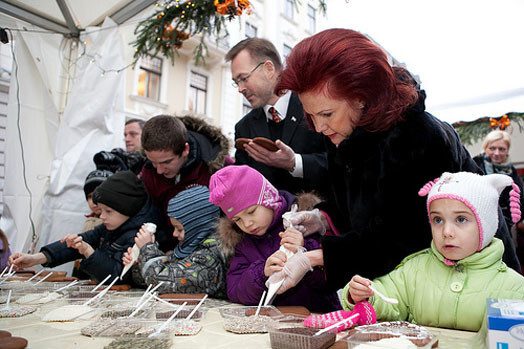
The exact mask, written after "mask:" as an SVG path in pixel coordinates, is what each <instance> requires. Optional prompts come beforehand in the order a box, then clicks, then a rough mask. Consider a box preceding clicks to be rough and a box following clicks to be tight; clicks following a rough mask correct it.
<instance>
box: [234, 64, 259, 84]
mask: <svg viewBox="0 0 524 349" xmlns="http://www.w3.org/2000/svg"><path fill="white" fill-rule="evenodd" d="M264 63H266V62H260V63H258V64H257V66H256V67H254V68H253V69H251V71H250V72H249V74H247V75H246V76H244V77H243V78H240V79H238V80H235V79H233V82H232V85H233V87H234V88H237V87H238V85H240V84H241V83H243V82H246V81H247V79H249V77H250V76H251V74H253V72H254V71H255V70H257V69H258V67H260V66H261V65H262V64H264Z"/></svg>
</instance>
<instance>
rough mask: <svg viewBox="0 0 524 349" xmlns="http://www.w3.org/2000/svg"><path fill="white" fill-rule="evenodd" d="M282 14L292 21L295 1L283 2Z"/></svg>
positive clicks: (286, 0) (287, 0)
mask: <svg viewBox="0 0 524 349" xmlns="http://www.w3.org/2000/svg"><path fill="white" fill-rule="evenodd" d="M284 14H285V15H286V16H287V17H289V18H291V19H293V16H294V14H295V0H284Z"/></svg>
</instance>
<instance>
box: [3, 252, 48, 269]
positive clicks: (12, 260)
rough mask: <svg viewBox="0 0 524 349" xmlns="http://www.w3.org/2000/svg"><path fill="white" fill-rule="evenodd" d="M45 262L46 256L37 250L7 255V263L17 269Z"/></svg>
mask: <svg viewBox="0 0 524 349" xmlns="http://www.w3.org/2000/svg"><path fill="white" fill-rule="evenodd" d="M46 262H47V258H46V256H45V255H44V254H43V253H41V252H39V253H36V254H28V253H20V252H16V253H15V254H12V255H11V256H9V260H8V264H9V266H11V265H12V266H13V269H14V270H16V271H18V270H20V269H24V268H29V267H32V266H33V265H37V264H44V263H46Z"/></svg>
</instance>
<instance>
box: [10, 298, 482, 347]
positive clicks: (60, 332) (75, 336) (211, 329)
mask: <svg viewBox="0 0 524 349" xmlns="http://www.w3.org/2000/svg"><path fill="white" fill-rule="evenodd" d="M208 301H209V302H208ZM47 306H51V304H49V305H47ZM206 306H208V307H210V308H209V310H208V311H207V313H206V315H205V317H204V319H203V320H202V330H201V331H200V333H198V334H197V335H195V336H174V337H173V345H172V348H188V349H189V348H191V349H195V348H228V349H248V348H249V349H251V348H255V349H256V348H260V349H266V348H270V347H271V346H270V341H269V335H268V334H235V333H231V332H227V331H225V330H224V328H223V321H222V318H221V316H220V313H219V310H218V309H219V307H220V306H224V302H221V301H216V300H212V299H208V300H207V301H206ZM45 311H46V306H42V307H41V308H40V309H39V310H37V311H36V312H35V313H33V314H30V315H26V316H23V317H20V318H3V319H0V329H3V330H8V331H10V332H11V333H12V335H13V336H18V337H24V338H26V339H27V340H28V341H29V346H28V347H29V348H38V349H45V348H52V349H57V348H58V349H70V348H71V349H72V348H82V349H91V348H103V347H104V346H105V345H107V344H109V343H110V342H111V341H112V340H113V339H112V338H102V337H95V338H92V337H86V336H83V335H81V334H80V329H81V328H82V327H84V326H86V325H87V324H88V323H89V321H75V322H62V323H59V322H52V323H47V322H43V321H41V317H42V316H43V314H45ZM429 329H430V330H431V331H432V332H434V333H435V334H437V335H438V336H439V338H440V339H439V343H440V345H439V348H443V349H446V348H450V349H451V348H453V349H460V348H471V345H470V344H469V342H468V339H469V338H471V337H472V336H473V335H474V334H475V333H474V332H465V331H454V330H446V329H439V328H429ZM345 335H346V334H345V333H341V334H339V335H338V337H337V339H342V338H343V337H345ZM334 347H335V348H337V349H338V348H341V349H342V348H346V345H345V342H344V341H343V340H341V341H340V342H338V343H337V344H335V346H334Z"/></svg>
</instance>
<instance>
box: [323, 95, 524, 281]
mask: <svg viewBox="0 0 524 349" xmlns="http://www.w3.org/2000/svg"><path fill="white" fill-rule="evenodd" d="M420 95H421V98H420V100H419V102H418V104H416V105H415V106H413V107H411V108H410V109H409V110H408V111H407V112H406V113H405V118H404V120H403V121H401V122H399V123H397V124H396V125H395V126H393V127H391V128H390V129H389V130H387V131H385V132H379V133H370V132H367V131H365V130H363V129H362V128H360V127H357V128H356V129H355V130H354V132H353V133H352V134H351V136H350V137H349V139H347V140H345V141H343V142H342V143H341V144H340V145H339V147H336V146H335V145H333V144H332V143H331V142H329V140H327V138H326V145H327V148H328V169H329V180H330V182H331V186H332V190H333V194H334V196H335V200H334V201H331V202H326V203H323V204H321V205H320V206H319V208H320V209H322V210H324V211H325V212H327V213H328V214H329V215H330V217H331V218H332V219H333V222H334V225H335V227H337V229H338V230H339V232H340V233H341V234H342V235H341V236H324V237H323V239H322V248H323V254H324V267H325V269H326V275H327V280H328V283H329V285H330V286H331V287H332V288H334V289H337V288H340V287H343V286H344V285H345V284H346V283H347V282H348V281H349V280H350V279H351V277H352V276H353V275H355V274H359V275H361V276H364V277H367V278H370V279H373V278H375V277H378V276H381V275H384V274H386V273H388V272H390V271H391V270H393V269H394V268H395V267H396V266H397V265H398V264H399V263H400V261H401V260H402V259H403V258H404V257H406V256H408V255H409V254H411V253H414V252H416V251H419V250H422V249H425V248H428V247H429V246H430V242H431V239H432V236H431V229H430V225H429V219H428V214H427V210H426V197H419V196H418V191H419V189H420V188H422V186H423V185H424V184H426V183H427V182H428V181H430V180H434V179H435V178H437V177H439V176H440V175H441V174H442V173H443V172H445V171H447V172H459V171H469V172H475V173H481V170H480V169H479V167H478V166H477V165H476V164H475V162H474V161H473V160H472V158H471V156H470V154H469V153H468V151H467V150H466V149H465V148H464V147H463V146H462V144H461V143H460V140H459V138H458V135H457V133H456V132H455V131H454V130H453V128H452V127H451V126H450V125H449V124H447V123H444V122H442V121H440V120H438V119H437V118H435V117H433V116H432V115H431V114H429V113H426V112H425V111H424V109H425V107H424V97H425V95H424V92H423V91H421V93H420ZM499 213H500V212H499ZM499 216H501V214H499ZM496 236H497V237H499V238H501V239H502V240H503V241H504V244H505V247H506V252H505V254H504V260H505V262H506V264H508V266H510V267H512V268H513V269H516V270H520V269H519V268H520V267H519V263H518V260H517V257H516V254H515V249H514V246H513V243H512V241H511V239H510V237H509V233H508V229H507V227H506V224H505V222H504V219H499V231H498V232H497V235H496Z"/></svg>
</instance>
